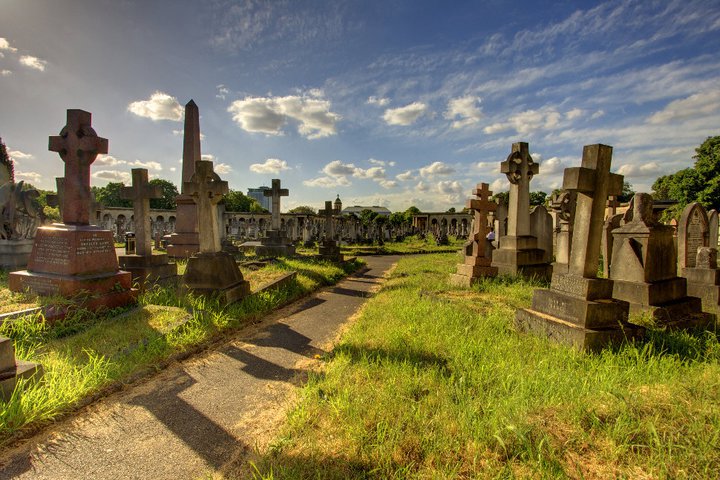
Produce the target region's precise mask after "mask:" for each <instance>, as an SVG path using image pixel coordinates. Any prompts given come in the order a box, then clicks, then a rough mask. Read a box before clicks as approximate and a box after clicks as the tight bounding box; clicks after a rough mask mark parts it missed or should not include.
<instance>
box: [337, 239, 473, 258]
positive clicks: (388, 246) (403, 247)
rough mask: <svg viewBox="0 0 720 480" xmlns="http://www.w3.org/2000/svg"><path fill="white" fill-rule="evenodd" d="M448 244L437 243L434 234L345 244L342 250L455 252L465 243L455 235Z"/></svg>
mask: <svg viewBox="0 0 720 480" xmlns="http://www.w3.org/2000/svg"><path fill="white" fill-rule="evenodd" d="M449 242H450V243H449V244H448V245H436V244H435V240H434V239H433V237H432V235H428V236H427V237H426V238H420V237H419V236H417V235H411V236H408V237H405V239H404V240H403V241H402V242H394V241H393V242H390V241H389V242H385V243H384V244H383V245H377V244H375V245H354V244H353V245H345V246H343V247H341V251H342V253H343V254H345V255H394V254H409V253H439V252H455V251H457V250H458V249H459V248H460V247H461V246H462V245H463V243H464V240H458V239H456V238H455V237H452V236H451V237H449Z"/></svg>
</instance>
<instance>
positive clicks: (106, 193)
mask: <svg viewBox="0 0 720 480" xmlns="http://www.w3.org/2000/svg"><path fill="white" fill-rule="evenodd" d="M124 186H125V184H124V183H122V182H110V183H108V184H107V185H105V186H104V187H92V193H93V194H94V195H95V201H96V202H99V203H101V204H103V205H104V206H106V207H124V208H132V202H131V201H130V200H124V199H122V198H121V197H120V189H122V188H123V187H124Z"/></svg>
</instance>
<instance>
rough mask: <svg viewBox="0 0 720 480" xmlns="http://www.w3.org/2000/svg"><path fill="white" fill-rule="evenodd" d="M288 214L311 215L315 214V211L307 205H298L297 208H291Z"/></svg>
mask: <svg viewBox="0 0 720 480" xmlns="http://www.w3.org/2000/svg"><path fill="white" fill-rule="evenodd" d="M288 213H301V214H303V215H312V214H314V213H315V209H314V208H312V207H308V206H307V205H300V206H299V207H295V208H291V209H290V210H288Z"/></svg>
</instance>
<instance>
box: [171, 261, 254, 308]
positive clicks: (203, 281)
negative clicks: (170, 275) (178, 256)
mask: <svg viewBox="0 0 720 480" xmlns="http://www.w3.org/2000/svg"><path fill="white" fill-rule="evenodd" d="M183 283H184V287H183V289H184V290H186V291H191V292H193V293H195V294H198V295H204V296H214V295H219V296H220V298H221V301H222V302H223V303H226V304H227V303H232V302H235V301H237V300H240V299H241V298H243V297H245V296H247V295H249V294H250V283H249V282H248V281H247V280H245V279H244V278H243V275H242V272H240V269H239V268H238V266H237V263H236V262H235V258H233V256H232V255H230V254H228V253H225V252H215V253H199V254H196V255H193V256H192V257H190V258H189V259H188V264H187V267H186V269H185V275H183Z"/></svg>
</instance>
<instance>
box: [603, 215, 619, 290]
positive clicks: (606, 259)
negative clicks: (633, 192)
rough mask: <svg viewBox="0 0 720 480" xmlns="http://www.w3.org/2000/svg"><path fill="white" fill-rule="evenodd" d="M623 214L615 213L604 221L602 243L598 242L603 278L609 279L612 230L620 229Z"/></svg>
mask: <svg viewBox="0 0 720 480" xmlns="http://www.w3.org/2000/svg"><path fill="white" fill-rule="evenodd" d="M622 218H623V214H622V213H617V214H615V215H612V216H610V217H609V218H608V219H607V220H605V224H604V225H603V232H602V241H601V242H600V251H601V253H600V254H601V255H602V262H603V277H605V278H610V264H611V263H612V251H613V234H612V232H613V230H615V229H616V228H619V227H620V223H621V221H622Z"/></svg>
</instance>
